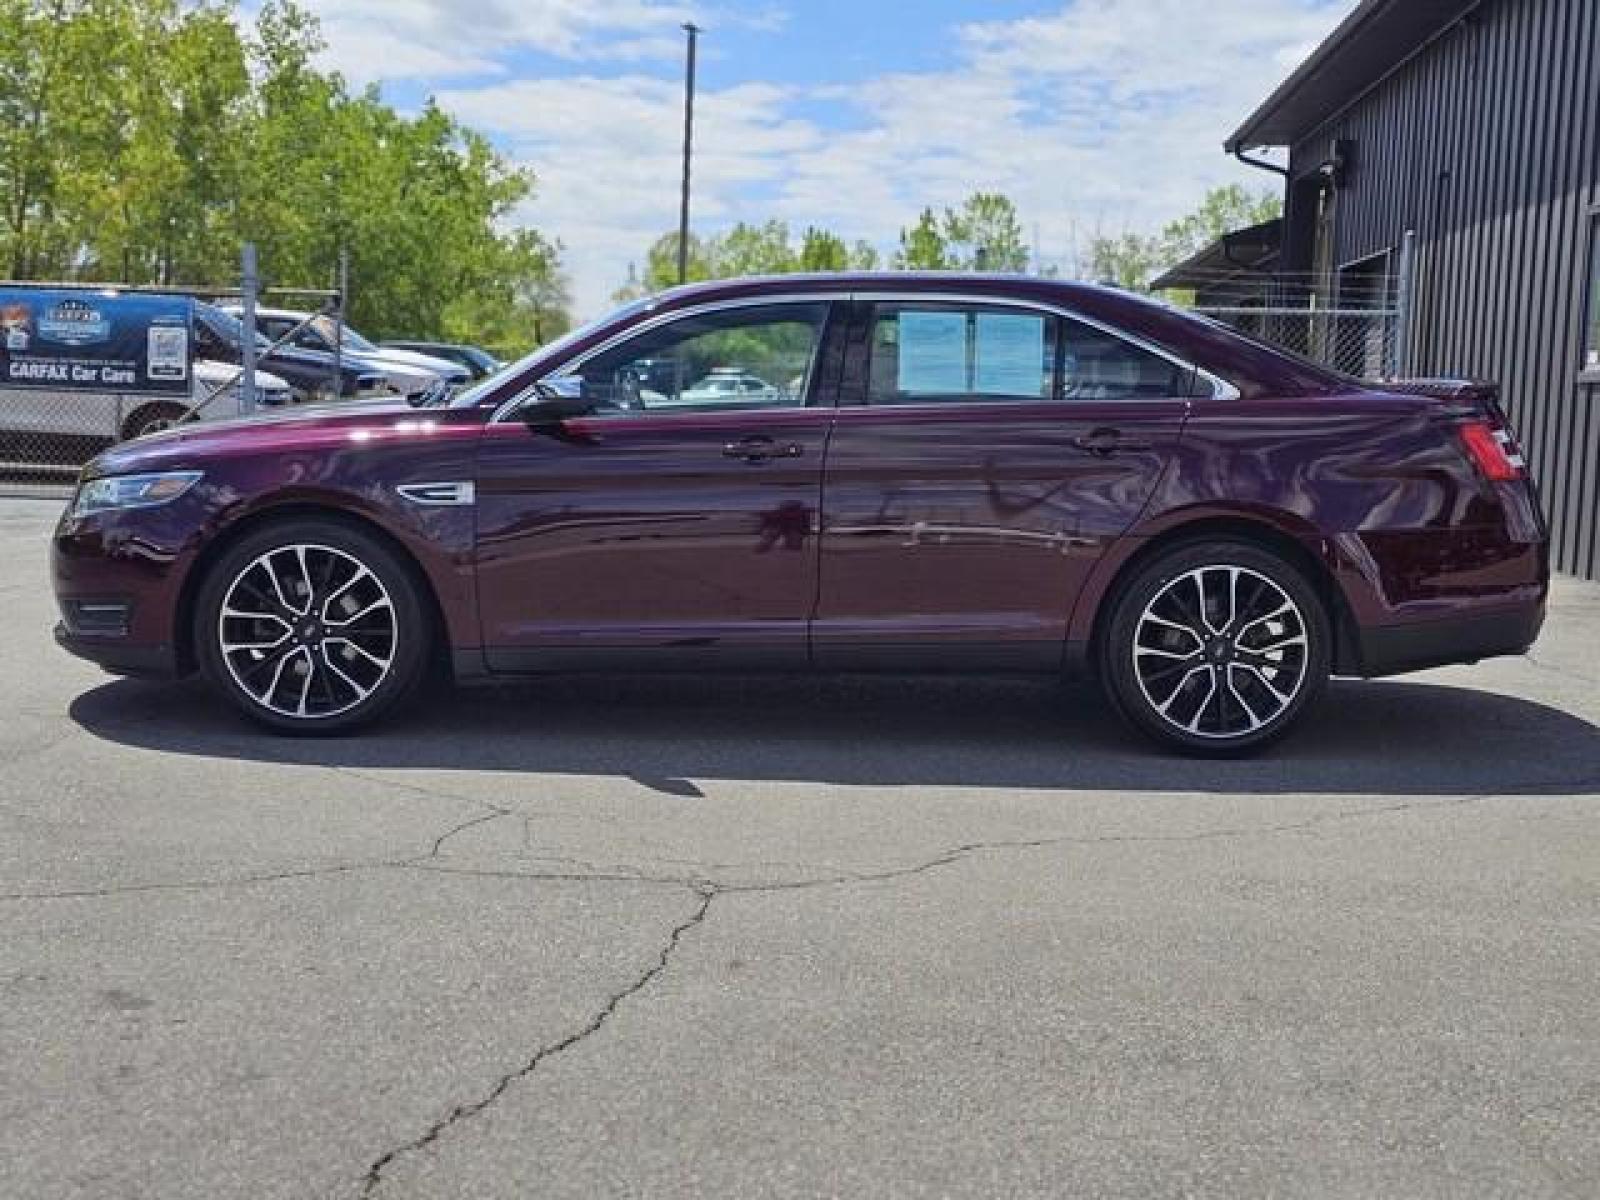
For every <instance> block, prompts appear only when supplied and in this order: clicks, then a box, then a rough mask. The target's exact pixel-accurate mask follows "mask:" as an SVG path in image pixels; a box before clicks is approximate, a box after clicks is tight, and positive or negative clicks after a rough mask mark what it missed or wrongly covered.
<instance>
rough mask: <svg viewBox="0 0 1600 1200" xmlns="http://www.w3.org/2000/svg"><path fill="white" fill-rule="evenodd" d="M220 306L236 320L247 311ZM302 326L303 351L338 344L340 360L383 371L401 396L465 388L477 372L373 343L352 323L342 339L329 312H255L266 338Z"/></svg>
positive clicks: (298, 341) (298, 340)
mask: <svg viewBox="0 0 1600 1200" xmlns="http://www.w3.org/2000/svg"><path fill="white" fill-rule="evenodd" d="M219 307H221V308H222V310H223V311H224V312H226V313H229V314H231V315H232V316H234V317H238V316H239V315H240V314H241V312H242V309H241V308H240V306H239V305H238V304H237V303H234V304H225V305H220V306H219ZM307 318H309V321H308V320H307ZM302 323H304V324H305V328H303V329H301V330H300V332H299V333H297V334H295V335H294V337H293V338H292V339H291V340H290V343H289V344H290V345H293V346H297V347H299V348H300V349H302V350H318V351H321V352H323V353H325V354H332V353H334V346H335V345H337V346H338V348H339V349H338V353H339V356H340V358H341V359H342V360H343V361H345V362H349V363H358V364H360V365H361V366H363V367H366V368H369V369H371V370H373V371H376V372H378V373H379V374H381V375H382V376H383V377H384V379H385V380H386V381H387V383H388V387H389V390H390V391H391V392H393V393H394V394H396V395H398V396H414V395H416V394H417V393H418V392H423V391H426V390H427V389H428V388H430V387H432V386H433V384H434V383H436V382H437V381H439V380H440V379H443V380H444V381H445V382H446V383H448V384H450V385H451V386H452V387H464V386H465V385H466V384H468V383H469V382H471V379H472V373H471V372H470V371H468V370H467V369H466V368H465V367H464V366H462V365H461V364H460V363H454V362H450V361H449V360H448V359H443V358H434V357H432V356H431V355H427V354H418V353H416V352H415V351H412V350H400V349H396V348H394V347H391V346H377V345H374V344H373V343H372V342H370V341H368V340H367V339H366V338H364V337H362V336H361V335H360V334H359V333H357V332H356V331H355V330H354V329H351V328H350V326H348V325H346V326H344V329H343V336H342V337H340V329H339V325H338V323H337V322H336V321H334V319H333V318H332V317H329V316H326V315H324V314H321V313H319V314H318V315H316V316H314V317H313V316H311V314H309V313H304V312H296V311H294V310H293V309H288V308H257V309H256V330H257V332H259V333H262V334H265V335H266V336H267V337H268V338H270V339H271V340H272V341H274V342H276V341H277V340H278V339H279V338H282V337H283V336H284V335H285V334H287V333H289V332H290V330H292V329H294V328H295V327H296V326H297V325H300V324H302Z"/></svg>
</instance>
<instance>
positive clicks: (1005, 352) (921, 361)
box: [867, 305, 1058, 404]
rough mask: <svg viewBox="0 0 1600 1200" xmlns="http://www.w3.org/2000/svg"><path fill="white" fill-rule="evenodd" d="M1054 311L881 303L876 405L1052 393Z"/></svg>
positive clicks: (876, 330)
mask: <svg viewBox="0 0 1600 1200" xmlns="http://www.w3.org/2000/svg"><path fill="white" fill-rule="evenodd" d="M1057 324H1058V322H1057V320H1056V319H1055V318H1054V317H1049V316H1044V315H1042V314H1039V313H1031V312H1020V311H1017V310H1014V309H1010V310H1008V309H1001V308H996V309H987V308H966V307H961V306H957V305H925V306H924V305H916V306H913V305H880V306H879V307H878V309H877V310H876V313H875V316H874V319H873V323H872V348H871V355H872V357H871V368H870V383H869V386H868V394H867V402H868V403H869V404H924V403H929V402H938V401H954V402H968V403H971V402H973V401H996V402H1004V401H1015V400H1049V399H1052V398H1053V397H1054V395H1055V362H1056V326H1057Z"/></svg>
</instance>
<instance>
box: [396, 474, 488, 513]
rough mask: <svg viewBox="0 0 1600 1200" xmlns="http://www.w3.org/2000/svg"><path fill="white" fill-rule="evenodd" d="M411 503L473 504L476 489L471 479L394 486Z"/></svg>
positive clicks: (476, 493)
mask: <svg viewBox="0 0 1600 1200" xmlns="http://www.w3.org/2000/svg"><path fill="white" fill-rule="evenodd" d="M395 491H397V492H399V493H400V494H401V495H402V496H404V497H405V498H406V499H407V500H410V501H411V502H412V503H413V504H426V505H430V506H433V507H438V506H441V505H450V504H473V503H475V502H476V501H477V499H478V489H477V488H476V487H475V486H474V485H473V483H472V481H471V480H470V479H469V480H465V481H459V480H458V481H445V482H440V483H402V484H401V485H400V486H399V487H397V488H395Z"/></svg>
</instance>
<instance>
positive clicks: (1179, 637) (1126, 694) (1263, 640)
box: [1099, 540, 1332, 755]
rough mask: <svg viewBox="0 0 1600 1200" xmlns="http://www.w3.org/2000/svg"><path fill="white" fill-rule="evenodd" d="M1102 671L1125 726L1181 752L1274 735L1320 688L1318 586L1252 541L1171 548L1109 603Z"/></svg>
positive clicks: (1323, 667) (1322, 651)
mask: <svg viewBox="0 0 1600 1200" xmlns="http://www.w3.org/2000/svg"><path fill="white" fill-rule="evenodd" d="M1113 605H1114V607H1113V610H1112V612H1111V614H1110V620H1109V622H1108V624H1107V626H1106V631H1105V636H1104V637H1103V638H1102V639H1101V643H1100V663H1099V665H1100V677H1101V680H1102V682H1103V684H1104V686H1105V688H1106V691H1107V693H1108V695H1109V696H1110V698H1111V700H1112V702H1113V704H1114V705H1115V706H1116V708H1117V710H1118V711H1119V712H1120V713H1121V714H1122V715H1123V717H1124V718H1126V719H1127V720H1128V721H1129V722H1130V723H1131V724H1132V725H1133V726H1134V727H1135V728H1137V729H1139V730H1140V731H1141V732H1143V733H1145V734H1147V735H1149V736H1150V737H1153V738H1155V739H1156V740H1157V741H1158V742H1161V743H1162V744H1164V745H1166V746H1169V747H1172V748H1174V749H1177V750H1181V751H1183V752H1185V753H1189V754H1198V755H1230V754H1241V753H1244V752H1246V751H1250V750H1254V749H1258V748H1260V747H1262V746H1265V745H1266V744H1268V743H1269V742H1272V741H1275V740H1276V739H1278V738H1280V737H1282V736H1283V735H1284V734H1285V733H1287V732H1288V731H1289V729H1290V728H1291V727H1292V726H1293V725H1294V724H1295V722H1296V721H1297V720H1298V719H1299V718H1300V717H1301V715H1302V714H1304V712H1305V711H1306V709H1307V708H1308V707H1310V706H1311V705H1312V704H1313V703H1314V702H1315V700H1316V699H1317V697H1318V696H1319V695H1320V694H1321V692H1322V690H1323V688H1324V687H1325V686H1326V684H1327V680H1328V670H1329V662H1330V658H1331V645H1330V643H1331V640H1332V639H1331V632H1330V627H1329V622H1328V616H1327V612H1326V610H1325V608H1324V606H1323V604H1322V601H1321V599H1320V598H1319V597H1318V595H1317V592H1316V589H1315V588H1314V587H1313V586H1312V585H1311V583H1310V582H1309V581H1308V580H1307V579H1306V578H1305V576H1304V575H1303V574H1302V573H1301V572H1300V571H1299V570H1298V569H1297V568H1296V567H1294V566H1293V565H1291V564H1290V563H1288V562H1286V561H1285V560H1284V559H1282V558H1280V557H1279V556H1277V555H1275V554H1272V553H1271V552H1269V551H1267V550H1265V549H1263V548H1262V547H1260V546H1257V545H1255V544H1253V543H1250V542H1244V541H1233V540H1208V541H1203V542H1191V543H1188V544H1185V545H1181V546H1177V547H1174V548H1173V549H1172V550H1169V551H1167V552H1166V553H1164V554H1162V555H1160V556H1159V557H1157V558H1156V559H1154V560H1153V561H1151V562H1150V563H1148V564H1146V565H1145V566H1144V567H1143V568H1142V569H1140V570H1139V571H1138V572H1137V574H1135V575H1134V576H1133V578H1131V579H1130V580H1129V581H1128V583H1127V585H1126V586H1125V587H1123V588H1121V589H1120V590H1119V591H1118V593H1117V595H1116V597H1115V599H1114V600H1113Z"/></svg>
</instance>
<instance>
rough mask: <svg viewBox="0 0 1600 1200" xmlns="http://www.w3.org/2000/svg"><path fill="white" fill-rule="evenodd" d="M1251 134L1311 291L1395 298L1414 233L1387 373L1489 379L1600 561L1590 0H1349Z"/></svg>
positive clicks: (1556, 529)
mask: <svg viewBox="0 0 1600 1200" xmlns="http://www.w3.org/2000/svg"><path fill="white" fill-rule="evenodd" d="M1263 147H1287V148H1288V150H1289V160H1288V176H1287V179H1286V187H1287V192H1286V203H1285V214H1284V226H1283V245H1282V251H1281V259H1280V265H1281V268H1282V270H1283V271H1284V272H1285V273H1286V275H1288V276H1289V277H1294V278H1304V279H1306V280H1308V281H1314V282H1308V283H1307V285H1306V286H1307V287H1308V288H1313V289H1315V290H1316V291H1318V292H1319V295H1318V296H1317V297H1316V298H1315V299H1316V301H1317V302H1319V303H1322V304H1329V305H1339V304H1351V303H1358V304H1359V303H1373V302H1383V301H1384V300H1385V299H1386V298H1392V297H1393V296H1394V289H1395V288H1396V287H1397V286H1398V281H1399V278H1400V258H1401V250H1402V246H1403V244H1404V239H1405V234H1406V232H1407V231H1408V230H1414V231H1415V243H1414V245H1415V259H1414V263H1413V267H1412V271H1411V275H1410V290H1411V293H1412V294H1411V295H1410V296H1409V298H1408V299H1407V302H1406V303H1405V304H1404V329H1403V332H1402V334H1401V339H1402V345H1403V347H1404V349H1403V351H1402V353H1401V356H1400V362H1399V367H1400V369H1401V371H1402V372H1403V373H1406V374H1411V375H1461V376H1473V377H1478V378H1485V379H1493V380H1497V381H1499V382H1500V384H1501V385H1502V393H1503V396H1504V398H1505V401H1506V405H1507V408H1508V409H1509V410H1510V412H1511V414H1512V417H1513V419H1514V421H1515V423H1516V425H1517V428H1518V430H1519V432H1520V434H1521V436H1522V440H1523V442H1524V443H1525V445H1526V448H1527V450H1528V452H1529V455H1530V458H1531V460H1532V463H1533V466H1534V470H1535V472H1536V474H1537V477H1538V479H1539V482H1540V484H1541V487H1542V491H1543V495H1544V500H1545V506H1546V508H1547V510H1548V511H1549V513H1550V516H1551V521H1552V526H1553V535H1554V552H1555V562H1556V565H1557V566H1558V568H1560V569H1561V570H1564V571H1568V572H1572V573H1574V574H1578V575H1583V576H1586V577H1588V578H1590V579H1595V578H1600V0H1363V2H1362V3H1361V4H1360V5H1359V6H1358V7H1357V8H1356V10H1355V11H1354V12H1353V13H1352V14H1351V15H1350V17H1349V18H1348V19H1347V20H1345V22H1344V23H1343V24H1342V25H1340V26H1339V28H1338V29H1337V30H1335V31H1334V33H1333V34H1332V35H1331V36H1330V37H1329V38H1328V40H1327V41H1326V42H1324V43H1323V44H1322V46H1320V47H1319V48H1318V49H1317V50H1316V52H1315V53H1313V54H1312V56H1311V57H1310V58H1309V59H1307V60H1306V62H1305V63H1303V64H1302V65H1301V66H1300V67H1299V69H1298V70H1296V71H1295V72H1294V74H1293V75H1291V76H1290V77H1289V79H1288V80H1287V81H1285V82H1284V84H1283V85H1282V86H1281V87H1279V88H1278V90H1277V91H1276V92H1274V93H1273V94H1272V96H1271V97H1270V98H1268V99H1267V101H1266V102H1265V103H1264V104H1262V106H1261V107H1260V108H1259V109H1258V110H1257V111H1256V112H1255V113H1254V114H1252V115H1251V116H1250V118H1249V119H1248V120H1247V121H1245V123H1244V124H1243V125H1242V126H1241V127H1240V128H1239V130H1238V132H1237V133H1235V134H1234V135H1233V136H1232V137H1231V138H1230V139H1229V140H1228V143H1227V148H1228V150H1229V151H1230V152H1232V153H1235V154H1238V155H1240V156H1241V157H1243V158H1245V159H1246V161H1249V156H1250V152H1251V151H1254V150H1259V149H1261V148H1263ZM1269 169H1270V168H1269Z"/></svg>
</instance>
